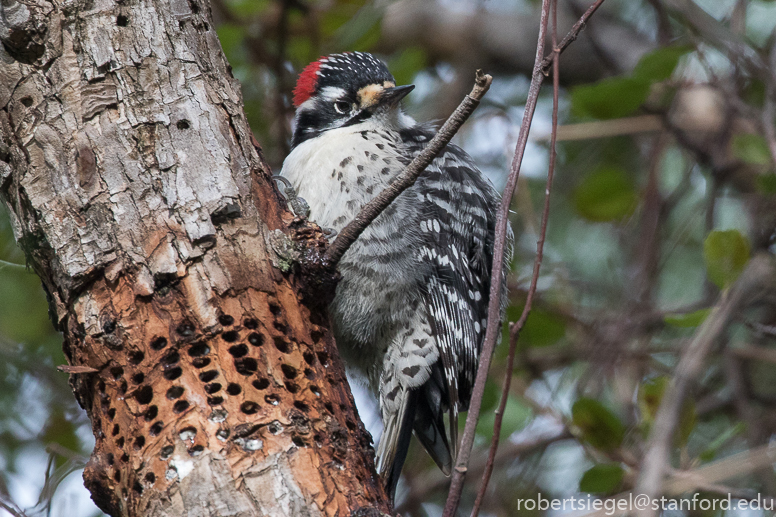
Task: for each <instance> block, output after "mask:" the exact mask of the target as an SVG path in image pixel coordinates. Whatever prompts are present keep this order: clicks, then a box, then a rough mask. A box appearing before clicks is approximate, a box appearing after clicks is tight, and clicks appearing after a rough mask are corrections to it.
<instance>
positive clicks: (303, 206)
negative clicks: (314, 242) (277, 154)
mask: <svg viewBox="0 0 776 517" xmlns="http://www.w3.org/2000/svg"><path fill="white" fill-rule="evenodd" d="M272 179H274V180H275V181H278V182H280V183H282V184H283V194H285V196H286V200H287V201H288V206H290V207H291V210H293V212H294V215H296V216H297V217H299V218H302V219H307V218H308V217H309V216H310V205H309V204H307V201H305V200H304V198H301V197H299V196H298V195H297V194H296V190H295V189H294V187H293V185H291V182H290V181H288V179H286V178H284V177H283V176H278V175H275V176H272Z"/></svg>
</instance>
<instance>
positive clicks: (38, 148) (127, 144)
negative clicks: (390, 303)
mask: <svg viewBox="0 0 776 517" xmlns="http://www.w3.org/2000/svg"><path fill="white" fill-rule="evenodd" d="M0 41H1V42H2V46H0V127H1V128H2V129H1V133H0V135H1V136H2V140H0V181H1V182H2V183H1V184H0V188H1V190H2V196H3V198H4V201H5V203H6V204H7V206H8V208H9V210H10V212H11V217H12V220H13V224H14V229H15V232H16V236H17V239H18V241H19V244H20V245H21V246H22V248H23V249H24V251H25V252H26V254H27V257H28V261H29V263H30V264H31V265H32V267H33V268H34V269H35V271H36V272H37V273H38V275H40V277H41V279H42V280H43V285H44V287H45V289H46V292H47V293H48V295H49V299H50V304H51V316H52V318H53V320H54V322H55V324H56V325H57V327H58V328H59V329H60V330H62V332H63V333H64V350H65V354H66V355H67V357H68V359H69V362H70V364H71V365H72V367H71V368H70V370H69V371H71V372H75V373H72V377H71V380H72V385H73V389H74V391H75V394H76V396H77V397H78V399H79V401H80V403H81V405H82V406H83V407H84V408H85V409H86V410H87V412H88V413H89V416H90V418H91V422H92V427H93V431H94V435H95V437H96V446H95V449H94V452H93V453H92V456H91V459H90V461H89V464H88V465H87V468H86V471H85V474H84V478H85V482H86V486H87V487H88V488H89V490H90V491H91V493H92V497H93V499H94V501H95V502H96V503H97V505H98V506H99V507H100V508H101V509H102V510H103V511H105V512H107V513H109V514H111V515H128V516H140V515H142V516H161V515H175V516H180V515H187V516H210V515H213V516H215V515H218V516H232V515H235V516H236V515H241V516H247V515H262V514H263V515H273V516H276V515H278V516H279V515H294V516H298V515H311V516H316V515H337V516H345V515H365V516H366V515H379V514H380V513H385V512H387V511H388V505H387V499H386V497H385V494H384V492H383V490H382V488H381V485H380V482H379V480H378V479H377V476H376V475H375V473H374V466H373V461H372V457H373V451H372V447H371V444H370V441H371V438H370V436H369V434H368V433H367V432H366V430H365V429H364V427H363V425H362V424H361V421H360V420H359V418H358V415H357V414H356V411H355V409H354V406H353V399H352V396H351V393H350V391H349V388H348V385H347V383H346V380H345V376H344V373H343V369H342V367H341V365H340V363H339V359H338V356H337V354H336V349H335V348H334V347H333V341H332V338H331V334H330V332H329V329H328V318H327V316H326V313H325V303H323V302H324V301H325V300H323V299H316V296H318V295H317V294H316V291H315V290H314V288H310V289H307V290H305V289H302V288H303V287H304V286H303V285H302V281H301V280H300V278H302V276H301V275H300V274H298V273H295V271H298V269H299V268H298V266H295V265H294V264H289V263H288V262H286V261H285V259H284V258H278V257H277V256H276V255H275V253H274V252H273V250H275V249H278V248H283V247H284V246H286V245H285V244H284V242H288V241H286V240H284V239H282V238H279V236H278V234H277V232H275V231H274V230H277V229H284V231H285V230H287V229H288V228H289V226H290V227H292V229H291V230H288V232H289V233H291V234H295V236H296V237H297V240H299V239H302V240H305V242H306V244H307V249H308V251H310V250H311V251H312V252H313V253H314V252H316V251H320V248H321V247H322V246H323V245H324V244H325V243H324V241H323V240H322V237H321V235H320V232H319V231H315V230H314V229H312V228H309V227H306V226H304V225H302V224H301V223H299V222H298V221H296V222H294V221H292V219H293V217H292V216H291V215H290V214H289V213H288V212H286V211H284V210H283V208H282V206H283V202H282V200H281V199H280V198H279V197H278V195H277V194H276V190H275V188H274V186H273V185H272V180H271V179H270V171H269V169H268V167H267V166H266V164H265V163H264V161H263V159H262V157H261V152H260V150H259V149H257V148H256V147H255V146H254V145H253V144H252V139H251V133H250V130H249V128H248V126H247V124H246V121H245V116H244V114H243V110H242V98H241V95H240V89H239V85H238V83H237V81H236V80H235V79H234V78H233V77H232V75H231V73H230V68H229V65H228V64H227V62H226V61H225V58H224V56H223V53H222V51H221V47H220V44H219V42H218V39H217V37H216V34H215V32H214V31H213V28H212V25H211V19H210V12H209V6H208V5H207V4H205V3H202V0H188V1H183V0H169V1H167V0H139V1H137V2H127V3H123V2H119V3H113V2H104V1H102V0H96V1H90V0H73V1H68V2H49V1H47V0H23V1H21V2H16V1H15V0H7V1H6V0H3V3H2V4H0ZM273 263H275V264H278V263H281V264H282V265H284V270H285V271H286V272H285V273H283V272H281V271H280V270H279V269H277V268H275V267H273V266H272V264H273ZM325 291H326V290H325V289H323V290H322V291H321V290H319V293H320V292H325ZM329 291H330V290H329Z"/></svg>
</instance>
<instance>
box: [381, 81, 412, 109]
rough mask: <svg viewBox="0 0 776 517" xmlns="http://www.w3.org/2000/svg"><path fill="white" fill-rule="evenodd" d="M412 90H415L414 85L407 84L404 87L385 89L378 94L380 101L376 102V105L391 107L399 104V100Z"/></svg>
mask: <svg viewBox="0 0 776 517" xmlns="http://www.w3.org/2000/svg"><path fill="white" fill-rule="evenodd" d="M414 89H415V85H414V84H407V85H405V86H393V87H391V88H386V89H384V90H383V91H382V92H380V99H379V101H378V104H381V105H386V104H387V105H391V106H393V105H396V104H398V103H399V101H400V100H402V99H403V98H404V97H406V96H407V94H408V93H410V92H411V91H412V90H414Z"/></svg>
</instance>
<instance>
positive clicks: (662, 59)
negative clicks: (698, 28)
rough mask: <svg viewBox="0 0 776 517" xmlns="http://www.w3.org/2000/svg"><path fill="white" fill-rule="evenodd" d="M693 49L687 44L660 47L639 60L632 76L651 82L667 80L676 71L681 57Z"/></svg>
mask: <svg viewBox="0 0 776 517" xmlns="http://www.w3.org/2000/svg"><path fill="white" fill-rule="evenodd" d="M692 50H693V48H692V47H690V46H686V45H682V46H673V47H662V48H659V49H657V50H655V51H653V52H650V53H649V54H646V55H644V56H643V57H642V58H641V59H640V60H639V63H638V64H637V65H636V68H634V70H633V73H632V74H631V77H633V78H636V79H641V80H644V81H650V82H658V81H665V80H666V79H668V78H669V77H671V74H672V73H674V69H676V65H677V64H679V59H681V58H682V56H684V55H686V54H687V53H689V52H691V51H692Z"/></svg>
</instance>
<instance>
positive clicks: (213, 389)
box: [101, 305, 355, 492]
mask: <svg viewBox="0 0 776 517" xmlns="http://www.w3.org/2000/svg"><path fill="white" fill-rule="evenodd" d="M271 310H272V312H273V314H274V315H275V316H276V317H277V316H279V306H274V307H273V306H272V305H271ZM219 322H220V323H221V325H223V326H224V327H230V326H232V325H234V318H233V317H232V316H229V315H225V314H224V315H221V316H220V317H219ZM243 326H244V327H245V328H246V329H247V330H250V331H253V332H250V333H249V335H248V336H247V339H246V340H247V342H248V343H250V345H252V346H254V347H261V346H263V345H264V342H265V338H264V336H263V335H262V334H260V333H258V332H255V330H256V329H258V326H259V323H258V321H257V320H255V319H253V318H246V319H245V320H244V321H243ZM274 326H275V328H276V329H278V330H283V331H284V330H285V327H284V324H282V323H278V322H276V323H275V325H274ZM177 330H178V333H179V334H180V335H182V336H184V337H189V336H191V335H193V331H194V329H193V326H192V325H191V324H190V323H188V322H184V323H183V324H181V325H179V327H178V329H177ZM315 334H317V335H314V336H313V339H314V341H316V342H317V341H319V340H320V338H321V334H320V333H318V332H317V331H316V332H315ZM239 337H240V333H239V331H238V330H227V331H225V332H223V333H222V334H221V339H223V340H224V341H225V342H226V343H227V344H229V343H235V344H234V345H231V346H230V347H229V348H228V352H229V353H230V354H231V355H232V356H233V358H234V361H235V370H236V371H237V372H238V373H240V374H242V375H244V376H250V375H252V374H253V373H256V372H257V370H258V361H256V359H254V358H251V357H248V353H249V348H248V347H247V346H246V345H245V344H244V343H237V341H239ZM273 343H274V345H275V348H277V350H278V351H279V352H281V353H283V354H289V353H291V352H292V343H291V342H290V341H288V340H287V339H286V338H285V337H274V338H273ZM167 345H168V342H167V339H166V338H164V337H157V338H155V339H153V340H152V341H151V343H150V348H151V349H152V350H154V351H161V350H163V349H165V348H166V347H167ZM209 353H210V347H209V345H208V344H207V343H206V342H201V341H200V342H195V343H192V344H191V345H190V346H189V348H188V355H189V356H190V357H191V362H192V366H193V367H194V368H196V369H204V368H206V367H207V366H209V365H210V363H211V359H210V358H208V357H206V356H207V355H209ZM180 357H181V356H180V352H179V351H178V350H177V349H171V350H170V351H168V352H167V353H166V354H165V355H164V356H162V358H161V360H160V363H161V365H162V368H163V377H164V378H165V379H166V380H168V381H174V380H176V379H178V378H179V377H180V376H181V375H182V372H183V371H182V368H181V367H180V365H179V362H180ZM144 358H145V355H144V353H143V352H142V351H134V352H132V353H130V356H129V362H130V364H132V365H139V364H140V363H141V362H142V361H143V360H144ZM303 358H304V361H305V363H307V365H309V366H312V365H313V364H314V362H315V359H316V354H314V353H313V352H312V351H309V350H308V351H305V352H303ZM317 359H318V360H319V361H320V362H321V363H322V364H323V365H325V364H326V363H327V362H328V356H327V355H326V353H325V352H319V353H318V354H317ZM281 371H282V373H283V375H284V377H285V379H286V380H285V388H286V390H287V391H288V392H289V393H291V394H292V395H295V394H297V393H298V392H299V389H300V388H299V385H298V384H297V383H296V382H295V379H296V378H297V377H298V375H299V372H298V370H297V368H295V367H293V366H291V365H289V364H282V365H281ZM123 374H124V372H123V369H122V368H121V367H114V368H112V369H111V375H112V376H113V377H114V379H115V380H116V381H118V382H119V387H118V391H119V394H120V395H121V396H124V395H125V394H126V392H127V389H128V386H127V383H126V381H125V380H124V379H123ZM219 376H220V373H219V371H218V370H215V369H210V370H205V371H203V372H202V373H200V374H199V379H200V381H201V382H203V383H205V384H204V390H205V392H206V393H207V394H208V395H209V396H208V404H210V405H211V406H218V405H221V404H223V402H224V398H223V397H222V396H220V395H218V394H217V393H219V392H220V391H221V389H222V388H223V386H222V385H221V384H220V383H218V382H215V380H216V378H217V377H219ZM257 377H258V378H257V379H255V380H253V381H252V383H251V384H252V386H253V387H254V388H255V389H256V390H258V391H263V390H266V389H267V388H269V386H270V381H269V380H268V379H267V378H266V377H262V376H260V375H257ZM304 377H306V378H307V379H308V380H312V379H313V377H314V373H313V371H312V369H311V368H305V369H304ZM131 381H132V383H133V384H135V385H140V386H138V387H137V388H136V389H135V390H133V392H132V395H133V396H134V398H135V399H136V400H137V401H138V403H140V404H141V405H145V406H148V407H147V408H146V409H145V411H144V412H143V418H144V419H145V421H146V422H151V421H153V420H154V419H156V417H157V416H158V413H159V409H158V406H157V405H155V404H154V405H151V402H153V400H154V392H153V388H152V387H151V386H150V385H141V383H142V382H143V381H144V376H143V374H142V373H140V372H138V373H135V374H134V375H132V377H131ZM308 388H309V390H310V392H311V393H313V394H314V395H315V396H316V397H320V390H319V388H318V387H317V386H315V385H310V386H309V387H308ZM104 391H105V386H104V382H102V381H101V392H103V393H104ZM225 391H226V393H228V394H229V395H232V396H237V395H239V394H240V393H241V392H242V391H243V389H242V386H241V385H240V384H237V383H228V384H227V386H226V389H225ZM183 394H184V388H183V387H182V386H177V385H173V386H171V387H170V388H169V389H167V391H166V393H165V398H166V399H168V400H169V401H173V400H175V402H174V403H173V407H172V410H173V413H175V414H180V413H183V412H184V411H186V410H187V409H188V408H189V403H188V401H186V400H178V399H180V398H181V397H182V396H183ZM280 400H281V399H280V397H279V396H278V395H277V394H275V393H268V394H266V395H265V396H264V401H265V402H266V403H268V404H270V405H278V404H279V403H280ZM294 406H295V407H296V408H297V409H298V410H300V411H302V412H304V413H306V412H308V411H309V406H308V405H307V404H306V403H305V402H303V401H301V400H296V401H294ZM340 406H341V407H340V410H344V409H345V406H344V405H340ZM324 407H325V410H326V411H327V412H329V413H330V414H332V415H334V414H335V411H334V407H333V405H332V404H331V403H326V404H325V405H324ZM259 409H260V405H259V404H258V403H257V402H254V401H250V400H247V401H245V402H243V403H242V404H241V405H240V411H241V412H243V413H244V414H247V415H251V414H255V413H257V412H258V411H259ZM218 411H219V417H220V418H217V420H218V421H223V420H225V415H226V412H225V411H223V410H218ZM107 413H108V418H109V419H110V420H111V421H112V420H113V418H114V417H115V408H110V409H108V410H107ZM213 414H214V415H215V414H216V411H214V413H213ZM211 416H212V415H211ZM211 420H214V419H213V418H211ZM346 425H347V427H348V428H349V429H350V430H351V431H352V430H354V429H355V424H354V423H353V422H352V421H351V420H350V419H347V422H346ZM163 428H164V423H163V422H162V420H158V421H155V422H154V423H152V424H151V426H150V428H149V430H148V434H149V435H150V436H158V435H159V434H160V433H161V432H162V430H163ZM192 430H193V428H192ZM222 431H224V430H222ZM182 434H186V433H183V432H182ZM189 434H190V433H189ZM111 435H112V436H113V437H115V440H116V442H115V443H116V446H117V447H118V448H119V450H121V449H123V448H124V446H125V445H126V443H125V438H124V437H123V436H121V435H120V427H119V426H118V424H114V426H113V428H112V430H111ZM195 435H196V430H194V433H193V434H192V436H195ZM221 436H222V438H224V439H225V438H226V437H228V431H226V436H224V435H223V433H222V435H221ZM314 440H315V442H316V443H320V442H321V441H322V438H321V437H320V436H319V435H315V437H314ZM293 441H294V443H295V444H296V445H297V446H306V444H305V443H304V440H303V439H302V438H301V437H298V436H295V437H293ZM132 445H133V448H134V449H135V450H140V449H142V448H143V446H144V445H145V437H144V436H142V435H140V436H137V437H135V439H134V441H133V443H132ZM203 450H204V446H203V445H202V444H197V445H194V446H193V447H191V448H189V453H190V454H192V456H196V455H198V454H199V453H201V452H202V451H203ZM128 460H129V458H128V455H127V454H126V453H123V454H122V456H121V462H122V463H126V462H127V461H128ZM108 464H109V465H110V466H113V465H114V464H115V458H114V457H113V455H112V454H111V455H109V457H108ZM114 480H115V481H116V482H120V481H121V474H120V471H119V469H118V468H117V469H116V470H115V472H114ZM143 480H144V481H145V482H146V483H147V484H150V485H153V484H154V482H155V480H156V477H155V475H154V474H153V473H152V472H148V473H146V474H145V476H144V477H143ZM142 488H143V487H142V486H141V485H140V484H139V483H137V482H135V483H134V485H133V489H134V490H135V491H136V492H142Z"/></svg>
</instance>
